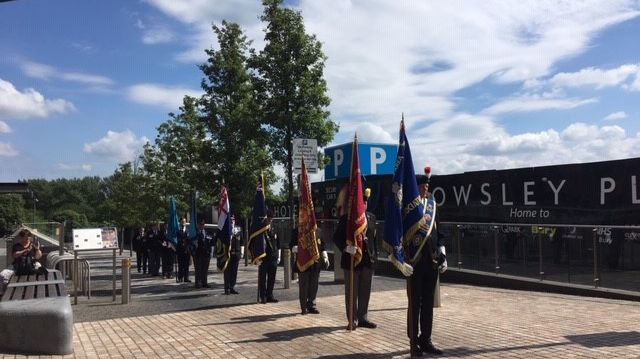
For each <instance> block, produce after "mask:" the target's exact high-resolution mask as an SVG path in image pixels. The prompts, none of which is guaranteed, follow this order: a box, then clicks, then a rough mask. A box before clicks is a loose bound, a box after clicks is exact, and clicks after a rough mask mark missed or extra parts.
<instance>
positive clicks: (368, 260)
mask: <svg viewBox="0 0 640 359" xmlns="http://www.w3.org/2000/svg"><path fill="white" fill-rule="evenodd" d="M370 193H371V190H370V189H368V188H367V190H366V191H365V194H364V197H363V200H364V206H365V210H366V208H367V200H368V199H369V195H370ZM366 218H367V229H366V232H365V233H366V234H365V237H364V240H363V248H362V259H361V260H360V263H358V264H357V265H355V266H354V270H353V276H352V275H351V261H352V258H351V256H354V255H355V254H356V251H357V247H356V246H350V245H347V237H346V235H347V215H346V214H344V215H342V216H341V217H340V220H339V222H338V227H337V229H336V232H335V234H334V238H333V240H334V243H335V244H336V246H337V247H338V249H339V250H340V252H342V257H341V259H340V267H341V268H342V269H343V271H344V278H345V280H344V289H345V290H344V291H345V305H346V308H347V319H348V320H351V319H350V318H353V316H352V314H351V305H350V302H351V300H350V298H349V292H350V290H349V288H350V286H351V278H353V288H354V298H353V309H354V312H355V314H356V318H355V320H354V321H353V322H352V323H349V324H348V325H347V330H355V329H356V327H363V328H371V329H373V328H376V327H377V325H376V324H375V323H373V322H371V321H370V320H369V319H368V316H367V314H368V312H369V299H370V297H371V283H372V281H373V265H374V263H375V261H376V259H377V258H378V247H377V244H376V237H377V232H376V216H375V215H374V214H373V213H371V212H366Z"/></svg>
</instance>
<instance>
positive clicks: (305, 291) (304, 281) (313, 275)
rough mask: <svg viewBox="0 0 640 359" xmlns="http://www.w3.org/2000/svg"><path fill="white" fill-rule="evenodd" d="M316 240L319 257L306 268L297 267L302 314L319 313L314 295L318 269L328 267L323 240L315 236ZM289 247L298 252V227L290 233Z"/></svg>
mask: <svg viewBox="0 0 640 359" xmlns="http://www.w3.org/2000/svg"><path fill="white" fill-rule="evenodd" d="M316 241H317V242H318V250H319V252H320V258H319V260H317V261H316V262H315V263H313V264H312V265H311V266H309V267H308V268H299V267H298V266H297V261H296V262H294V263H296V268H297V269H298V288H299V291H298V298H299V300H300V309H301V313H302V315H305V314H307V313H311V314H320V311H319V310H318V307H317V306H316V296H317V294H318V282H319V279H320V270H321V269H322V267H324V268H325V269H326V268H329V256H328V255H327V252H326V250H325V248H324V242H322V241H321V240H320V237H316ZM289 248H290V249H291V252H292V253H293V254H297V253H298V227H297V226H296V227H294V228H293V231H292V233H291V242H290V243H289Z"/></svg>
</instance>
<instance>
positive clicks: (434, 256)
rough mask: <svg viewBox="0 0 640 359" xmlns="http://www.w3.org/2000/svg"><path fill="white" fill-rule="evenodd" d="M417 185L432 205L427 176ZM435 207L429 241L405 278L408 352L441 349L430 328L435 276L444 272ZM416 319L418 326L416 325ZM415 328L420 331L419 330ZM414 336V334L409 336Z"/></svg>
mask: <svg viewBox="0 0 640 359" xmlns="http://www.w3.org/2000/svg"><path fill="white" fill-rule="evenodd" d="M418 184H419V187H420V200H421V201H422V204H423V206H424V208H425V212H426V210H427V208H428V206H431V205H432V206H434V210H435V202H432V204H428V202H427V200H428V198H429V197H431V193H430V192H429V176H421V177H420V178H419V179H418ZM437 218H438V216H437V211H436V216H435V218H434V221H435V223H434V225H433V229H432V230H431V234H430V238H429V239H428V242H427V243H426V244H425V245H424V246H423V247H422V253H421V255H420V256H419V259H418V260H417V262H415V263H411V264H412V265H413V275H411V276H410V277H409V278H408V285H409V286H410V288H409V293H410V295H411V297H410V298H409V302H410V304H411V307H410V308H409V313H408V315H407V328H408V330H407V333H408V335H409V338H410V339H411V340H410V342H411V343H415V346H414V347H412V348H411V356H422V353H423V352H424V353H430V354H442V350H440V349H438V348H436V347H435V346H434V345H433V343H432V342H431V330H432V328H433V298H434V293H435V289H436V282H437V280H438V273H444V271H445V270H446V269H447V257H446V251H445V248H444V242H443V236H442V234H441V233H440V232H439V230H438V220H437ZM418 323H419V324H420V326H419V327H418ZM418 328H419V329H420V331H419V332H418ZM411 336H413V338H411Z"/></svg>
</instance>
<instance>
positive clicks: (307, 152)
mask: <svg viewBox="0 0 640 359" xmlns="http://www.w3.org/2000/svg"><path fill="white" fill-rule="evenodd" d="M303 158H304V164H305V166H306V167H307V172H309V173H317V172H318V140H316V139H307V138H294V139H293V173H295V174H300V172H301V171H302V159H303Z"/></svg>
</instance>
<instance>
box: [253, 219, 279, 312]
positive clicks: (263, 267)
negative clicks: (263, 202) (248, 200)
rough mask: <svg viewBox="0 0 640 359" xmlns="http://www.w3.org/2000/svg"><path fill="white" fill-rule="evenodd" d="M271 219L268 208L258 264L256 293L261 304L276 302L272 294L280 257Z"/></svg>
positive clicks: (277, 240) (276, 236)
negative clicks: (261, 251)
mask: <svg viewBox="0 0 640 359" xmlns="http://www.w3.org/2000/svg"><path fill="white" fill-rule="evenodd" d="M272 220H273V211H272V210H271V209H269V210H268V211H267V218H266V221H265V224H266V225H267V231H266V232H265V233H264V234H265V242H266V247H265V256H264V257H263V258H262V259H261V260H262V263H260V265H259V266H258V293H259V295H260V302H261V303H262V304H264V303H278V300H277V299H276V298H274V296H273V287H274V285H275V283H276V272H277V270H278V264H280V259H281V253H280V239H279V238H278V235H277V234H276V232H275V231H274V230H273V227H272V226H271V221H272Z"/></svg>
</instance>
